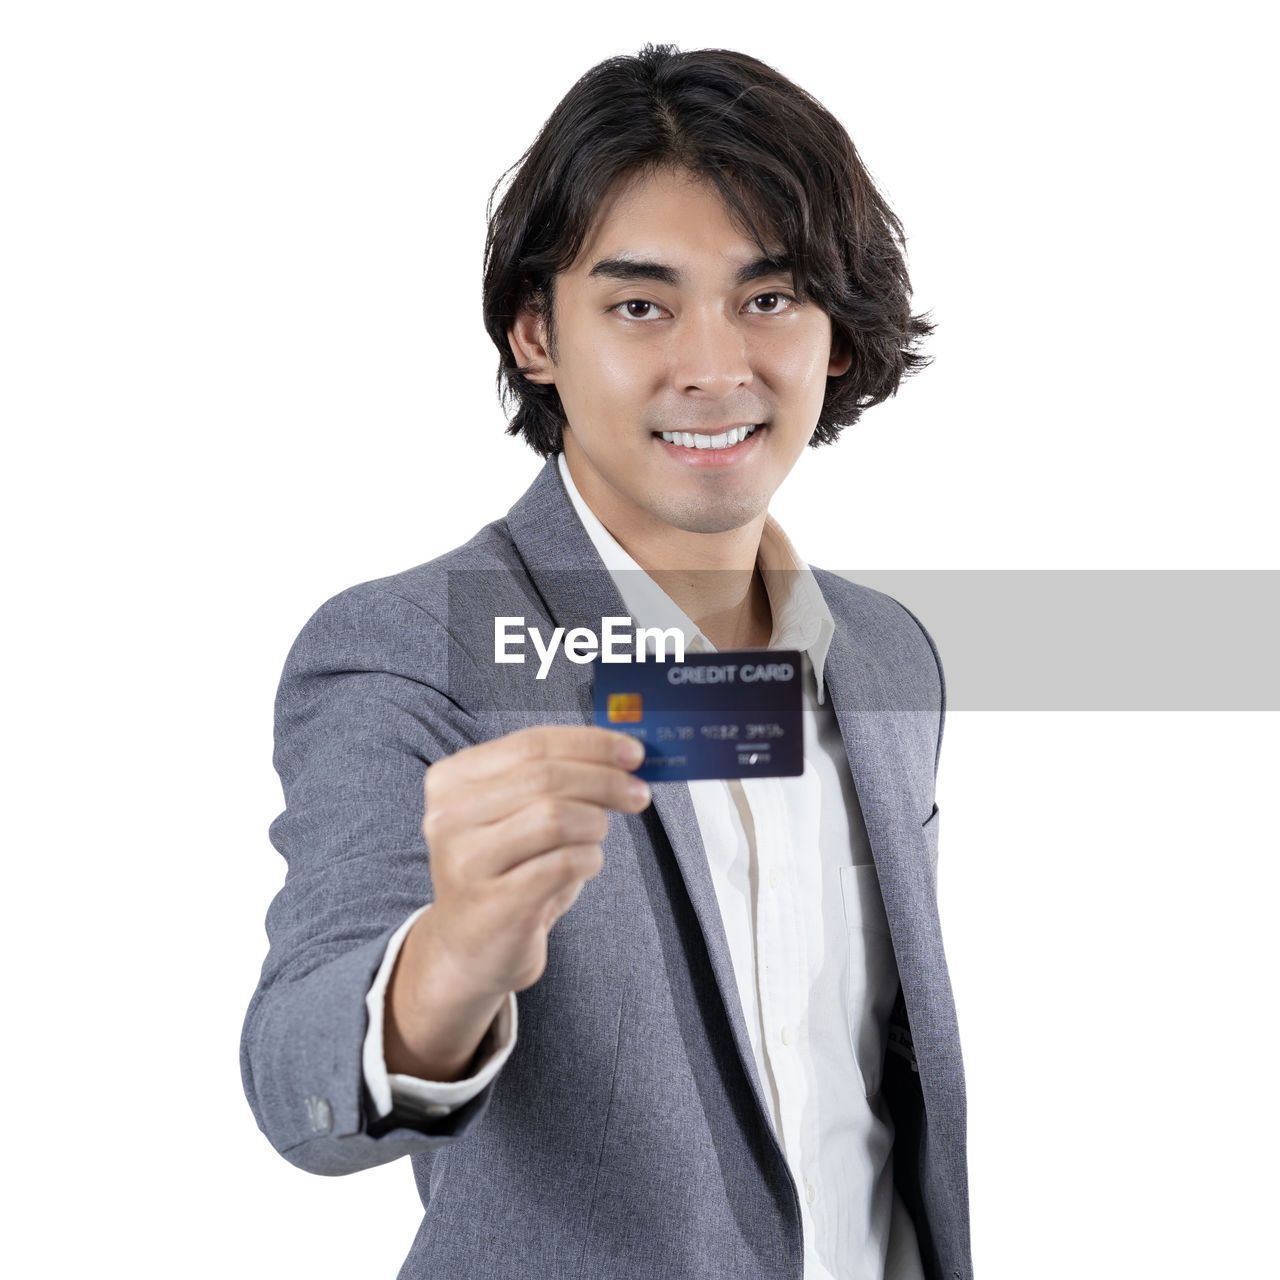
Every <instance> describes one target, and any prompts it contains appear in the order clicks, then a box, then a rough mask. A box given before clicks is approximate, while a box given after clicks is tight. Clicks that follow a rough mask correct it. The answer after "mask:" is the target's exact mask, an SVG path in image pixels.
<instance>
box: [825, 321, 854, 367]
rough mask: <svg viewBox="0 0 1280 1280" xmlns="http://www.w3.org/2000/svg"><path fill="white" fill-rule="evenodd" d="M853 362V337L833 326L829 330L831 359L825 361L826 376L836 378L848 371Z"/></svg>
mask: <svg viewBox="0 0 1280 1280" xmlns="http://www.w3.org/2000/svg"><path fill="white" fill-rule="evenodd" d="M852 364H853V339H852V338H850V337H849V335H848V334H847V333H841V332H840V331H839V330H838V329H836V328H835V326H834V325H833V326H832V330H831V359H830V360H829V361H828V362H827V377H828V378H838V377H840V376H841V375H842V374H846V373H848V372H849V369H850V367H851V366H852Z"/></svg>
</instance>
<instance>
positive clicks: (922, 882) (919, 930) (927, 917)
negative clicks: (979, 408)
mask: <svg viewBox="0 0 1280 1280" xmlns="http://www.w3.org/2000/svg"><path fill="white" fill-rule="evenodd" d="M817 576H818V579H819V584H820V585H821V580H822V577H823V573H822V571H818V573H817ZM824 595H825V596H826V597H827V599H828V602H829V603H831V601H832V596H833V593H832V592H830V591H824ZM832 612H833V615H835V616H836V619H837V626H836V632H835V635H834V636H833V637H832V640H831V647H830V649H829V650H828V652H827V658H826V664H825V668H824V676H825V683H826V689H827V691H828V696H829V697H830V698H831V703H832V708H833V710H834V711H835V714H836V721H837V723H838V724H839V726H840V733H841V736H842V738H843V739H844V748H845V753H846V755H847V756H848V758H849V768H850V771H851V772H852V774H853V782H854V787H855V789H856V791H857V794H858V802H859V804H860V805H861V807H862V816H863V819H864V821H865V822H866V826H867V837H868V839H869V841H870V844H871V855H872V858H873V859H874V861H875V866H876V877H877V879H878V880H879V882H880V893H881V896H882V897H883V899H884V907H885V915H886V917H887V918H888V922H889V933H890V936H891V938H892V940H893V950H894V955H895V958H896V960H897V965H898V977H899V979H900V980H901V982H902V994H903V999H904V1000H905V1002H906V1005H907V1009H908V1011H909V1012H910V1013H912V1014H921V1013H923V1014H925V1015H926V1016H927V1015H929V1012H930V1010H931V1009H932V1008H933V1006H934V1005H935V1004H936V1003H937V999H938V996H937V992H936V991H935V990H933V989H931V981H932V980H931V975H930V970H929V967H928V957H929V956H931V955H934V954H941V945H942V944H941V933H940V927H939V922H938V915H937V902H936V897H935V894H934V891H933V888H932V886H931V885H930V883H929V882H928V875H929V872H928V871H927V870H926V868H927V865H928V859H927V857H926V845H927V841H926V837H925V835H924V833H923V831H922V828H921V821H922V819H921V817H920V814H921V812H922V809H923V808H924V807H925V806H926V805H927V804H928V801H929V797H928V796H927V795H923V794H921V793H920V785H921V784H920V781H919V777H918V770H915V771H913V769H912V765H911V761H910V760H909V759H908V757H907V753H906V752H905V751H904V749H903V746H902V741H901V737H900V731H901V723H902V717H903V716H909V715H928V714H932V713H928V712H923V711H913V710H911V709H909V708H903V707H901V706H899V705H896V701H895V698H894V694H893V690H894V688H895V686H896V682H895V680H894V678H893V673H892V672H890V671H887V670H885V669H883V668H882V667H881V665H880V664H879V663H878V661H877V660H876V658H875V656H874V654H873V653H872V652H871V651H870V650H868V649H867V648H865V647H864V646H862V645H861V644H860V643H859V641H858V639H857V636H856V635H855V634H852V628H851V627H850V626H849V621H848V619H847V618H845V619H843V620H842V619H841V618H840V617H839V615H836V613H835V605H834V604H832ZM934 977H935V978H936V975H934ZM933 985H936V983H935V984H933ZM919 1024H920V1020H919V1018H913V1030H914V1029H915V1028H916V1027H918V1026H919ZM916 1049H917V1053H918V1054H921V1056H923V1054H924V1053H927V1052H928V1048H927V1046H922V1044H921V1043H920V1037H918V1036H917V1043H916Z"/></svg>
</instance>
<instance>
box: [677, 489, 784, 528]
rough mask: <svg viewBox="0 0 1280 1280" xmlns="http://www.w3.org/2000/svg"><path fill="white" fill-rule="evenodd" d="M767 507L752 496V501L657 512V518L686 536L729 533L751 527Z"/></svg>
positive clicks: (741, 499) (694, 506) (746, 499)
mask: <svg viewBox="0 0 1280 1280" xmlns="http://www.w3.org/2000/svg"><path fill="white" fill-rule="evenodd" d="M768 506H769V504H768V501H767V500H765V501H763V502H761V501H758V500H756V497H755V495H753V496H752V497H750V498H748V497H746V496H743V497H742V498H740V499H738V500H737V501H735V502H717V503H714V504H708V503H706V502H694V503H690V504H688V505H687V506H675V507H669V508H667V509H665V510H658V511H655V512H654V514H655V515H656V516H657V517H658V518H659V519H660V520H662V521H663V522H664V523H666V524H669V525H671V526H672V528H675V529H683V530H684V531H685V533H728V532H729V531H730V530H732V529H741V528H742V526H743V525H745V524H750V523H751V521H752V520H754V519H755V518H756V517H757V516H759V515H760V514H761V512H763V511H765V510H767V509H768Z"/></svg>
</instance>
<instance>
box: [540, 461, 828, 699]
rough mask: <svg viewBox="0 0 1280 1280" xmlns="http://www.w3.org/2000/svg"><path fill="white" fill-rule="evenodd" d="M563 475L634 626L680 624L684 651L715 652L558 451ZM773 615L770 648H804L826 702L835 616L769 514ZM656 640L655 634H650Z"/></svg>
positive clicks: (763, 543) (766, 556) (766, 575)
mask: <svg viewBox="0 0 1280 1280" xmlns="http://www.w3.org/2000/svg"><path fill="white" fill-rule="evenodd" d="M556 462H557V464H558V466H559V468H560V478H561V479H562V480H563V481H564V487H565V490H566V492H567V493H568V495H569V500H570V501H571V502H572V503H573V508H574V510H575V511H576V512H577V513H578V519H579V520H581V521H582V527H583V528H584V529H586V531H587V535H588V537H590V539H591V541H592V543H593V544H594V545H595V548H596V551H597V552H599V555H600V559H601V560H603V561H604V567H605V568H606V569H607V570H608V571H609V574H610V576H611V577H612V578H613V580H614V582H615V584H616V585H617V588H618V594H619V595H620V596H621V597H622V600H623V603H624V604H625V605H626V606H627V610H628V612H629V614H630V617H631V621H632V624H633V625H634V626H637V627H660V628H663V629H664V630H665V629H667V628H669V627H676V628H678V629H679V630H680V632H681V633H682V634H683V635H684V640H685V652H686V653H700V652H711V653H714V652H715V645H713V644H712V643H711V641H710V640H708V639H707V637H706V636H704V635H703V634H702V632H701V631H699V630H698V627H697V625H696V624H695V623H694V622H693V620H692V619H691V618H690V617H689V616H688V615H687V614H686V613H685V612H684V610H683V609H681V608H680V606H679V605H678V604H676V602H675V601H674V600H672V599H671V597H670V596H669V595H667V593H666V592H665V591H663V589H662V588H661V587H660V586H658V584H657V583H656V582H655V581H654V580H653V579H652V578H651V577H650V576H649V575H648V574H647V573H646V572H645V571H644V570H643V569H642V568H641V567H640V566H639V565H638V564H637V563H636V561H635V560H634V559H633V558H632V557H631V556H630V555H629V554H628V553H627V551H626V550H625V549H624V548H623V547H622V545H621V544H620V543H619V542H618V540H617V539H616V538H615V537H614V536H613V535H612V534H611V533H610V532H609V530H608V529H606V528H605V527H604V525H603V524H601V523H600V520H599V518H598V517H597V516H596V513H595V512H594V511H592V510H591V508H590V507H589V506H587V504H586V502H585V501H584V500H583V497H582V495H581V494H580V493H579V492H578V487H577V485H575V484H574V483H573V477H572V476H571V475H570V474H569V464H568V463H567V462H566V461H565V457H564V454H563V453H561V454H559V455H557V458H556ZM756 565H757V567H758V568H759V569H760V576H761V578H762V579H763V580H764V588H765V591H766V592H767V593H768V596H769V609H770V611H771V612H772V614H773V635H772V636H771V637H770V638H769V647H770V648H771V649H799V650H800V652H801V654H802V655H803V656H804V658H805V659H806V660H807V662H808V665H809V666H810V667H811V668H812V670H813V676H814V681H815V683H816V686H817V692H818V701H819V702H822V701H823V700H824V695H823V686H822V669H823V665H824V664H825V662H826V658H827V650H828V649H829V648H830V646H831V637H832V636H833V635H834V634H835V629H836V627H835V620H834V619H833V618H832V616H831V610H830V609H828V608H827V602H826V600H825V599H823V595H822V589H821V588H820V587H819V586H818V582H817V579H816V578H815V577H814V576H813V571H812V570H811V569H810V568H809V566H808V565H807V564H806V563H805V562H804V561H803V560H802V559H801V558H800V556H799V554H798V553H797V552H796V549H795V548H794V547H793V546H792V545H791V539H790V538H788V537H787V535H786V534H785V533H784V532H783V531H782V526H781V525H779V524H778V522H777V521H776V520H775V519H774V518H773V517H772V516H771V515H766V516H765V522H764V529H763V530H762V531H761V535H760V551H759V553H758V555H757V558H756ZM650 640H651V643H652V637H650Z"/></svg>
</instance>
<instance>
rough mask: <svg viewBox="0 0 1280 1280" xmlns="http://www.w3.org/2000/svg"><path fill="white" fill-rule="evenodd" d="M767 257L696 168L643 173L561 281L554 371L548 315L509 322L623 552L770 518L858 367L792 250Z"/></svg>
mask: <svg viewBox="0 0 1280 1280" xmlns="http://www.w3.org/2000/svg"><path fill="white" fill-rule="evenodd" d="M768 247H769V248H770V249H772V250H773V251H774V260H773V261H770V260H768V259H766V258H762V255H761V252H760V248H759V246H758V245H756V244H755V242H754V241H753V240H751V239H750V238H749V237H748V236H747V235H746V234H744V233H743V231H742V230H740V229H739V228H738V227H737V226H736V225H735V224H734V223H733V221H732V219H731V218H730V215H729V211H728V209H727V208H726V206H725V204H724V202H723V201H722V199H721V197H720V195H719V193H718V192H717V191H716V189H715V188H714V187H713V186H710V185H708V184H707V183H706V182H705V181H703V180H700V179H698V178H696V177H694V176H692V175H690V174H689V173H688V172H687V171H684V170H669V169H668V170H661V171H659V172H658V173H656V174H654V175H649V176H644V177H638V178H635V179H632V180H631V181H629V182H626V183H623V184H620V186H619V188H618V189H616V190H615V192H613V193H612V194H611V196H610V197H609V198H608V199H607V200H606V201H605V202H604V203H603V204H602V206H601V208H600V210H599V212H598V213H597V216H596V223H595V226H594V227H593V229H592V231H591V233H590V234H589V235H588V237H587V240H586V242H585V243H584V245H583V248H582V250H581V252H580V253H579V254H578V257H577V260H576V261H575V262H574V263H573V264H572V266H571V267H570V268H569V269H568V270H566V271H564V272H561V273H560V274H559V275H557V276H556V278H555V286H554V304H553V305H554V319H555V324H554V331H555V338H556V358H555V360H554V362H553V361H552V360H551V358H550V355H549V353H548V352H547V351H546V348H545V338H546V334H545V330H544V327H543V325H542V324H541V322H540V321H538V320H536V319H535V318H533V317H531V316H529V315H527V314H525V315H523V316H522V317H521V319H520V320H519V321H517V323H516V325H515V326H513V328H512V332H511V336H512V342H513V347H514V348H515V351H516V356H517V359H520V360H521V363H523V364H533V365H534V368H533V370H532V371H531V373H530V375H528V376H530V377H531V379H532V380H533V381H539V382H550V383H554V384H555V386H556V389H557V390H558V392H559V394H560V400H561V403H562V404H563V405H564V410H565V414H566V417H567V418H568V426H567V427H566V428H565V431H564V452H565V460H566V462H567V463H568V464H569V469H570V473H571V474H572V475H573V478H574V483H575V484H576V485H577V486H578V488H579V490H580V491H581V493H582V495H583V497H584V498H585V499H586V501H587V503H588V505H590V506H591V507H592V509H593V510H594V511H596V513H597V514H598V515H600V517H601V519H602V520H603V522H604V523H605V525H606V526H607V527H608V528H609V529H610V530H611V531H612V532H613V533H614V535H615V536H616V537H618V539H619V541H621V542H623V544H624V545H628V542H629V541H631V542H634V543H636V544H643V545H648V546H653V545H662V538H663V534H664V533H667V532H669V531H670V530H671V529H678V530H684V531H687V532H690V533H722V532H725V531H727V530H731V529H739V528H741V527H742V526H744V525H746V524H748V523H750V522H751V521H753V520H759V521H760V522H763V519H764V513H765V512H766V511H767V509H768V506H769V501H770V499H771V498H772V497H773V494H774V492H775V491H776V490H777V488H778V486H779V485H780V484H781V483H782V481H783V480H784V479H785V478H786V476H787V474H788V473H789V472H790V470H791V468H792V467H793V466H794V465H795V462H796V459H797V458H799V456H800V452H801V450H803V449H804V447H805V445H806V444H807V443H808V442H809V439H810V437H811V436H812V435H813V431H814V428H815V427H816V425H817V421H818V415H819V413H820V411H821V408H822V401H823V396H824V393H825V391H826V380H827V378H828V376H837V375H839V374H841V373H844V372H845V371H846V370H847V369H848V367H849V362H850V361H849V357H848V356H847V355H841V356H837V357H835V358H833V356H832V336H831V321H830V319H829V318H828V316H827V315H826V313H825V312H823V311H821V310H819V309H818V307H817V306H816V305H814V304H813V303H812V302H809V303H803V304H801V303H798V302H797V301H796V300H795V293H794V290H793V287H792V277H791V272H790V270H789V269H788V267H787V265H786V264H785V263H781V262H780V261H778V260H777V259H778V257H779V256H780V254H781V250H780V249H776V248H775V247H774V246H768ZM743 427H750V428H753V429H754V430H753V431H752V434H750V435H749V436H747V437H746V439H744V440H743V441H741V442H740V443H736V444H731V446H730V447H725V448H715V449H704V448H698V447H690V445H689V444H686V443H683V442H675V443H670V442H668V441H666V440H664V439H663V438H662V434H661V433H662V432H679V433H693V434H698V435H701V436H707V437H713V438H715V437H723V436H724V433H726V432H728V431H730V430H731V429H733V428H739V429H741V428H743ZM738 434H741V431H740V430H739V432H738ZM733 439H734V437H733V436H729V437H728V440H729V441H732V440H733ZM697 443H704V442H702V441H700V442H697ZM714 443H715V444H721V443H724V441H722V440H721V439H714Z"/></svg>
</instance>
